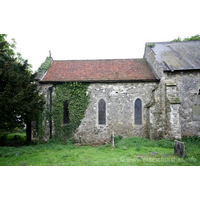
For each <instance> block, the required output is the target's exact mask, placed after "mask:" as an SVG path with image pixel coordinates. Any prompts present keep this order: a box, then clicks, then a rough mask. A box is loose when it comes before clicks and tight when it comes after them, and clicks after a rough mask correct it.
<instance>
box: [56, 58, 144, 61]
mask: <svg viewBox="0 0 200 200" xmlns="http://www.w3.org/2000/svg"><path fill="white" fill-rule="evenodd" d="M103 60H106V61H107V60H108V61H112V60H145V59H144V58H116V59H115V58H114V59H77V60H53V61H60V62H62V61H103Z"/></svg>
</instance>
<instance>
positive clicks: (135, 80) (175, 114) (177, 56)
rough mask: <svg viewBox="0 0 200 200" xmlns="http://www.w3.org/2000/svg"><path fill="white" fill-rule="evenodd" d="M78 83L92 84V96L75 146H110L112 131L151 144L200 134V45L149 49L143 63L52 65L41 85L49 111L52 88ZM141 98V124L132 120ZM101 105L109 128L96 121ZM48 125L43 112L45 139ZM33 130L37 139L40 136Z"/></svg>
mask: <svg viewBox="0 0 200 200" xmlns="http://www.w3.org/2000/svg"><path fill="white" fill-rule="evenodd" d="M75 81H78V82H89V83H90V86H89V88H88V92H91V96H90V104H89V106H88V108H87V110H86V112H85V117H84V118H83V119H82V122H81V124H80V126H79V127H78V128H77V130H76V132H75V133H74V134H73V137H74V139H75V141H76V142H81V143H106V142H110V141H111V135H112V134H113V132H114V134H115V136H118V135H122V136H123V137H129V136H142V137H144V136H145V137H148V138H149V139H151V140H153V139H161V138H169V139H171V138H181V137H182V136H184V135H198V134H199V135H200V41H188V42H180V43H176V42H164V43H155V45H154V46H152V47H149V46H148V45H146V47H145V53H144V59H116V60H90V61H87V60H85V61H53V62H52V64H51V66H50V68H49V70H48V71H47V73H45V74H44V76H43V78H42V79H41V80H39V86H40V87H41V88H42V92H43V93H44V94H45V99H46V101H47V104H46V109H49V108H48V104H49V87H51V86H52V85H53V84H55V83H58V82H75ZM52 95H55V94H54V92H53V93H52ZM137 99H139V100H140V101H141V113H142V117H141V124H135V119H134V117H135V101H136V100H137ZM100 100H102V102H105V112H106V113H105V122H106V123H105V124H99V120H98V118H99V106H98V105H99V101H100ZM103 114H104V113H103ZM103 116H104V115H103ZM103 121H104V120H103ZM139 121H140V120H139ZM49 123H50V122H49V121H48V119H47V117H46V115H45V113H44V121H43V129H44V139H45V140H48V139H49V136H50V128H49V127H50V126H49V125H50V124H49ZM32 125H33V126H32V139H33V138H37V137H38V135H37V131H36V128H35V123H34V122H33V123H32ZM52 134H55V129H54V124H53V120H52Z"/></svg>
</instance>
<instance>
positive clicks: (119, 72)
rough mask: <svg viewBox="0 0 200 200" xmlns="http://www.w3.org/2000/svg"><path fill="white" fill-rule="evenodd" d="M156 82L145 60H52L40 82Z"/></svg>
mask: <svg viewBox="0 0 200 200" xmlns="http://www.w3.org/2000/svg"><path fill="white" fill-rule="evenodd" d="M156 80H157V79H156V77H155V76H154V74H153V72H152V71H151V68H150V67H149V65H148V64H147V62H146V60H145V59H113V60H62V61H59V60H54V61H53V62H52V64H51V66H50V68H49V70H48V71H47V73H46V75H45V76H44V77H43V79H42V80H41V82H70V81H81V82H83V81H85V82H98V81H105V82H106V81H156Z"/></svg>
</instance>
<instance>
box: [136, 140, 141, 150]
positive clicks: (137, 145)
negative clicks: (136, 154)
mask: <svg viewBox="0 0 200 200" xmlns="http://www.w3.org/2000/svg"><path fill="white" fill-rule="evenodd" d="M140 147H141V144H140V143H138V142H137V143H136V144H135V148H136V151H139V150H140Z"/></svg>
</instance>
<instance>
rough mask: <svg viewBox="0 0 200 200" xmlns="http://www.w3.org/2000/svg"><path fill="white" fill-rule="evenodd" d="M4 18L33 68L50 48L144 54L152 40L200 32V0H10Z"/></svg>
mask: <svg viewBox="0 0 200 200" xmlns="http://www.w3.org/2000/svg"><path fill="white" fill-rule="evenodd" d="M2 8H3V9H2ZM0 18H1V25H0V30H1V33H6V34H8V38H15V40H16V42H17V50H16V51H17V52H20V53H21V54H22V57H23V58H24V59H28V60H29V63H30V64H32V65H33V70H36V69H37V68H38V67H39V66H40V64H41V63H42V62H44V60H45V58H46V57H47V56H48V55H49V50H51V53H52V57H53V59H54V60H75V59H117V58H142V57H143V54H144V48H145V43H146V42H158V41H160V42H162V41H171V40H173V39H175V38H178V37H179V36H180V37H181V38H184V37H190V36H193V35H196V34H200V26H199V23H200V21H199V2H198V1H197V0H190V1H184V0H181V1H179V0H168V1H161V0H137V1H135V0H121V1H118V0H100V1H99V0H98V1H97V0H70V1H69V0H65V1H61V0H56V1H55V0H54V1H51V0H48V1H43V0H39V1H37V0H34V1H27V0H26V1H22V0H17V1H16V0H15V1H13V0H12V1H10V0H6V1H4V2H3V3H1V12H0Z"/></svg>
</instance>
